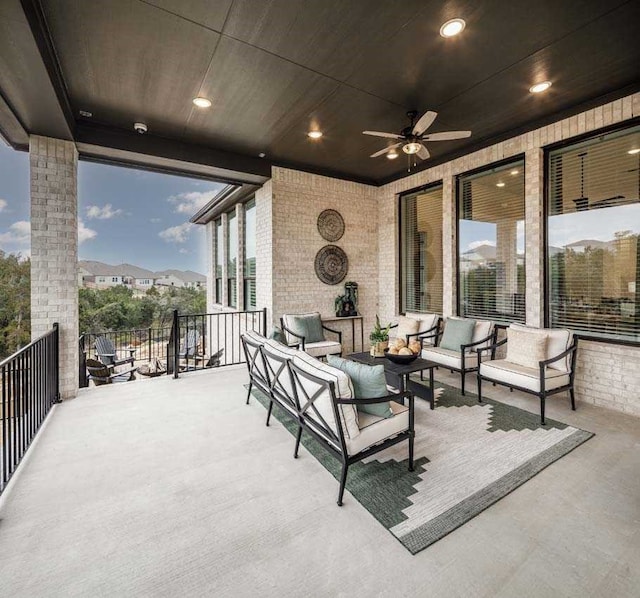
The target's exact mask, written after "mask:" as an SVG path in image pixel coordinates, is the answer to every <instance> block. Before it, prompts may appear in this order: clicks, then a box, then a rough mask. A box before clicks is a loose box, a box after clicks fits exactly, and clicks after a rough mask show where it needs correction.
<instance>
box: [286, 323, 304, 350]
mask: <svg viewBox="0 0 640 598" xmlns="http://www.w3.org/2000/svg"><path fill="white" fill-rule="evenodd" d="M280 327H281V328H282V330H284V331H285V332H288V333H289V334H290V335H291V336H295V337H296V338H299V339H300V342H299V343H298V344H299V345H302V350H303V351H304V336H302V335H300V334H296V333H295V332H294V331H293V330H290V329H289V328H287V327H286V326H285V325H284V322H282V321H281V322H280ZM287 346H291V345H289V343H288V342H287Z"/></svg>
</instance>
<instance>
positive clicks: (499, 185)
mask: <svg viewBox="0 0 640 598" xmlns="http://www.w3.org/2000/svg"><path fill="white" fill-rule="evenodd" d="M504 186H505V183H496V187H504Z"/></svg>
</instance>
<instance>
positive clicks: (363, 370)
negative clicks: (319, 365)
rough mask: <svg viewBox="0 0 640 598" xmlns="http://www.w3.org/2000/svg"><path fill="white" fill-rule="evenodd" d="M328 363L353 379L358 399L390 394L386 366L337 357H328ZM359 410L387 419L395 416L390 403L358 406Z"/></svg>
mask: <svg viewBox="0 0 640 598" xmlns="http://www.w3.org/2000/svg"><path fill="white" fill-rule="evenodd" d="M327 361H328V363H329V365H332V366H333V367H335V368H338V369H339V370H342V371H343V372H344V373H345V374H347V375H348V376H349V377H350V378H351V382H352V383H353V390H354V392H355V398H356V399H376V398H378V397H384V396H386V395H388V394H389V391H388V390H387V381H386V379H385V377H384V366H382V365H367V364H366V363H356V362H355V361H350V360H348V359H342V357H336V356H335V355H327ZM357 409H358V411H361V412H362V413H369V414H371V415H377V416H378V417H384V418H387V417H391V416H392V415H393V412H392V411H391V407H390V406H389V403H388V402H385V403H374V404H373V405H357Z"/></svg>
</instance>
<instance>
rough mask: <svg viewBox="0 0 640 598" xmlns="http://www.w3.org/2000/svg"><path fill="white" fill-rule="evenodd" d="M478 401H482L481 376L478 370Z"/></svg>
mask: <svg viewBox="0 0 640 598" xmlns="http://www.w3.org/2000/svg"><path fill="white" fill-rule="evenodd" d="M478 403H482V378H481V377H480V372H478Z"/></svg>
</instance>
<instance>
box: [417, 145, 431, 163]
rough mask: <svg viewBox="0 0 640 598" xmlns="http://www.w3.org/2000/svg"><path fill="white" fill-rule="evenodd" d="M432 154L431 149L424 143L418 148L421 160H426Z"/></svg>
mask: <svg viewBox="0 0 640 598" xmlns="http://www.w3.org/2000/svg"><path fill="white" fill-rule="evenodd" d="M430 155H431V154H430V153H429V150H428V149H427V148H426V147H425V146H424V145H423V146H422V147H421V148H420V149H419V150H418V158H420V159H421V160H426V159H427V158H428V157H429V156H430Z"/></svg>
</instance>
